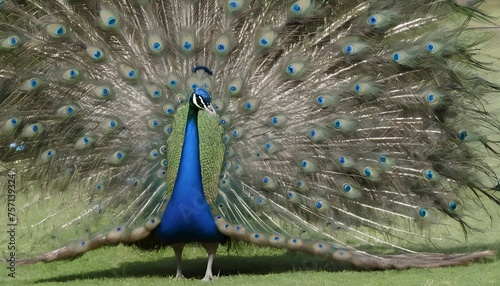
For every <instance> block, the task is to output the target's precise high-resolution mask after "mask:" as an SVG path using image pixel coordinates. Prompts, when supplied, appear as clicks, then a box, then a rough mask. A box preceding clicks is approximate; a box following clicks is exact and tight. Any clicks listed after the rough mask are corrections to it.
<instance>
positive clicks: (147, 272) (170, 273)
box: [0, 233, 500, 285]
mask: <svg viewBox="0 0 500 286" xmlns="http://www.w3.org/2000/svg"><path fill="white" fill-rule="evenodd" d="M498 234H499V233H497V235H496V241H497V244H496V245H489V246H490V247H491V246H493V247H494V248H496V249H497V250H500V236H499V235H498ZM484 247H488V246H485V245H483V246H482V248H475V249H478V250H479V249H484ZM499 258H500V257H498V255H497V257H493V259H487V260H486V261H484V262H476V263H473V264H470V265H469V266H458V267H448V268H438V269H410V270H405V271H397V270H388V271H357V270H354V269H348V268H342V267H335V266H332V265H330V264H329V263H324V262H317V261H315V260H312V259H311V258H310V257H308V256H305V255H292V254H290V253H285V252H283V251H280V250H274V249H268V248H257V247H253V246H243V245H242V246H241V247H239V249H238V251H237V253H235V251H231V252H230V253H229V254H228V253H227V252H226V251H224V250H223V249H220V250H219V253H218V257H216V260H215V263H214V274H217V273H218V274H219V277H218V278H217V279H215V280H214V282H213V284H214V285H242V284H251V285H270V284H279V285H285V284H288V285H332V283H335V284H338V285H494V284H496V283H497V282H498V281H499V279H500V271H498V269H500V259H499ZM183 266H184V275H185V276H186V277H188V279H185V280H176V279H175V278H173V277H174V276H175V259H174V257H173V251H172V250H171V249H167V250H162V251H159V252H141V251H139V250H136V249H133V248H128V247H124V246H118V247H109V248H104V249H99V250H96V251H93V252H90V253H88V254H85V255H84V256H83V257H81V258H79V259H77V260H76V261H73V262H68V261H60V262H54V263H50V264H38V265H29V266H23V267H18V268H17V271H16V274H17V278H16V279H8V280H5V281H3V282H2V280H1V279H0V285H32V284H36V285H60V283H70V284H71V285H93V284H97V285H116V284H119V285H159V284H165V283H168V284H169V285H186V284H193V283H202V282H199V280H200V279H201V278H202V277H203V275H204V271H205V266H206V253H205V252H204V250H203V249H202V248H201V247H197V246H196V245H190V246H187V247H186V249H185V254H184V264H183ZM2 278H5V275H2Z"/></svg>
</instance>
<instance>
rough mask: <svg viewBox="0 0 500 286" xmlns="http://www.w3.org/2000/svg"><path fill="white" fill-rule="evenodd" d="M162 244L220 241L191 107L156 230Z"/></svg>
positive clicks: (194, 115) (222, 236) (221, 237)
mask: <svg viewBox="0 0 500 286" xmlns="http://www.w3.org/2000/svg"><path fill="white" fill-rule="evenodd" d="M157 235H158V238H159V239H160V240H161V242H162V243H164V244H172V243H179V242H186V243H187V242H217V241H218V242H223V241H224V240H225V237H224V235H222V234H221V233H220V232H219V230H218V229H217V227H216V226H215V221H214V218H213V216H212V214H211V212H210V206H209V205H208V203H207V201H206V199H205V195H204V193H203V184H202V180H201V165H200V150H199V137H198V124H197V111H194V110H192V109H191V108H190V110H189V115H188V122H187V125H186V134H185V136H184V145H183V147H182V154H181V161H180V166H179V173H178V175H177V179H176V181H175V184H174V190H173V192H172V196H171V197H170V200H169V201H168V204H167V208H166V209H165V212H164V213H163V217H162V221H161V223H160V225H159V227H158V228H157Z"/></svg>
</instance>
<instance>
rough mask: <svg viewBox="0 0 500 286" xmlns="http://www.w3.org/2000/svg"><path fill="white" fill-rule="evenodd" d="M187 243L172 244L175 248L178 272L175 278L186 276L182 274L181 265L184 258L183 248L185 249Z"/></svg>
mask: <svg viewBox="0 0 500 286" xmlns="http://www.w3.org/2000/svg"><path fill="white" fill-rule="evenodd" d="M184 245H186V244H185V243H175V244H172V248H173V249H174V252H175V263H176V265H177V272H176V274H175V278H177V279H182V278H184V275H182V267H181V260H182V250H183V249H184Z"/></svg>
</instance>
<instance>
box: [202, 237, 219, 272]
mask: <svg viewBox="0 0 500 286" xmlns="http://www.w3.org/2000/svg"><path fill="white" fill-rule="evenodd" d="M201 245H202V246H203V247H204V248H205V250H206V251H207V252H208V263H207V271H206V272H205V277H203V279H202V280H201V281H205V282H208V281H211V280H212V278H214V276H213V274H212V264H213V262H214V257H215V253H216V252H217V247H219V243H218V242H215V243H202V244H201Z"/></svg>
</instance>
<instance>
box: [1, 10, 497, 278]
mask: <svg viewBox="0 0 500 286" xmlns="http://www.w3.org/2000/svg"><path fill="white" fill-rule="evenodd" d="M403 2H404V3H403ZM482 2H483V1H481V0H418V1H410V2H409V1H396V0H378V1H363V0H356V1H343V0H336V1H308V0H299V1H260V0H259V1H244V0H235V1H232V0H231V1H228V0H222V1H213V0H207V1H196V0H192V1H188V0H186V1H148V0H138V1H132V0H103V1H97V0H93V1H80V0H58V1H42V0H24V1H8V0H5V1H1V0H0V68H1V69H0V112H1V115H0V174H1V176H2V179H1V183H2V185H8V180H9V179H12V180H15V182H16V184H15V188H16V192H17V201H18V215H17V221H16V222H17V224H18V225H19V227H20V230H19V243H20V244H21V245H22V246H21V247H20V248H21V249H23V251H25V252H26V253H22V254H21V256H20V259H21V261H20V262H19V263H20V264H31V263H35V262H39V261H43V262H51V261H55V260H62V259H71V258H75V257H78V256H80V255H82V254H84V253H85V252H88V251H91V250H94V249H96V248H99V247H102V246H106V245H117V244H120V243H122V244H125V245H136V246H138V247H139V248H142V249H156V248H158V247H162V246H166V244H165V243H163V242H162V241H160V239H159V238H158V236H157V230H158V228H157V227H158V226H159V225H160V223H161V221H162V215H163V213H164V210H165V208H166V205H167V204H168V202H169V199H170V195H171V193H172V192H173V191H172V190H173V188H174V183H175V180H176V176H177V171H178V168H179V161H180V160H181V152H182V144H183V142H184V141H183V140H182V138H181V137H180V136H178V134H181V133H182V132H181V131H179V130H180V129H176V128H179V126H181V124H180V123H179V122H180V120H179V119H178V118H180V117H181V116H180V115H179V114H180V113H182V112H185V111H186V110H187V109H183V108H185V107H186V106H187V105H188V104H189V101H190V96H191V94H192V93H193V90H196V89H197V88H203V89H206V90H207V91H209V92H210V94H211V96H212V98H211V100H212V106H213V108H214V109H215V110H216V111H217V116H216V117H214V118H212V119H207V120H217V121H218V122H215V121H214V122H215V123H214V122H212V123H211V124H212V125H217V124H218V125H219V127H218V128H219V129H218V130H220V132H219V133H220V134H219V133H217V132H215V133H216V134H213V133H214V132H212V133H210V134H207V133H208V132H207V131H204V130H209V127H210V128H211V125H210V126H208V127H207V125H202V123H200V127H199V132H200V135H199V138H201V141H202V142H206V141H210V140H212V142H214V141H216V140H213V138H215V137H217V138H218V136H219V135H220V137H221V141H222V143H224V148H225V154H224V155H222V154H219V153H221V152H219V151H220V150H218V149H217V148H216V147H214V146H215V145H217V144H218V143H220V142H216V143H217V144H215V143H214V146H211V145H210V144H205V145H202V144H203V143H202V144H201V145H202V146H201V147H200V148H201V150H202V151H201V155H200V156H201V158H200V160H201V164H202V177H203V186H204V192H205V196H206V200H207V202H208V203H209V204H210V205H211V207H212V214H213V217H214V220H215V223H216V226H217V228H218V230H219V231H220V232H221V233H222V234H224V235H225V236H227V237H228V238H230V239H232V240H234V241H242V242H246V243H251V244H255V245H259V246H267V247H275V248H283V249H288V250H291V251H299V252H304V253H307V254H311V255H314V256H319V257H328V258H329V259H332V260H335V261H344V262H350V263H352V264H353V265H355V266H357V267H359V268H364V269H406V268H412V267H415V268H428V267H440V266H451V265H462V264H467V263H469V262H471V261H474V260H478V259H481V258H484V257H487V256H491V255H493V254H494V252H493V251H479V252H471V253H464V254H440V253H424V252H419V251H417V250H414V249H422V248H420V246H422V245H425V246H428V245H429V244H439V243H443V241H445V242H446V243H457V241H458V243H460V242H461V241H460V239H458V238H456V237H455V235H456V234H457V233H465V235H466V234H467V232H468V231H469V230H470V229H473V230H474V229H476V228H478V229H479V228H480V226H479V225H476V224H477V221H474V220H475V219H476V218H477V217H479V216H480V215H485V216H487V215H489V213H488V212H489V211H492V210H491V209H490V208H489V207H488V208H487V207H485V206H484V201H492V202H493V203H494V204H497V205H500V197H499V195H498V188H495V187H493V188H492V186H494V185H495V184H497V183H498V177H497V175H496V173H495V170H494V168H492V167H491V166H490V165H489V164H487V163H486V162H485V161H484V158H485V157H491V158H492V159H493V160H498V159H499V152H500V148H499V141H494V140H490V139H488V137H487V135H488V134H490V133H495V132H498V130H499V129H500V122H499V120H498V119H497V118H496V117H495V115H494V114H492V113H491V112H489V111H487V108H486V106H487V105H489V104H490V103H489V102H488V99H489V98H488V94H491V93H495V94H496V93H498V92H499V91H500V87H499V86H498V85H497V84H495V83H492V82H489V81H487V80H486V79H485V78H484V77H483V76H482V73H484V72H495V71H496V70H495V68H494V67H492V66H490V65H489V64H487V63H485V62H482V61H480V60H478V59H477V58H476V56H477V55H478V54H480V53H481V49H482V48H485V47H486V46H487V45H488V43H489V41H490V40H491V35H489V34H480V33H477V31H470V30H468V29H467V27H468V24H469V23H470V21H472V20H479V21H482V22H483V23H490V22H491V20H492V18H491V17H489V16H488V15H487V14H486V13H485V12H483V11H481V10H480V5H481V4H482ZM193 67H194V69H193ZM200 112H201V111H200ZM185 116H186V117H187V113H186V115H185ZM202 118H203V117H200V119H199V120H200V122H202ZM206 118H208V116H207V117H206ZM203 120H204V119H203ZM184 121H185V120H184ZM205 127H207V128H206V129H204V128H205ZM210 130H213V129H210ZM182 131H184V130H182ZM204 132H205V133H204ZM207 138H208V139H207ZM203 140H206V141H203ZM217 146H218V145H217ZM205 150H209V151H211V152H205ZM219 155H220V156H219ZM222 157H223V158H224V162H223V164H222V166H220V167H221V172H219V171H220V170H219V169H218V167H219V166H216V167H214V166H213V164H215V163H217V162H219V161H217V160H219V159H220V160H221V161H222ZM214 162H215V163H214ZM495 162H496V161H495ZM210 164H212V165H210ZM10 170H12V171H10ZM209 173H210V174H209ZM219 174H220V181H217V179H215V178H219ZM194 175H196V174H193V176H194ZM9 176H10V178H9ZM4 182H5V184H4ZM9 184H10V183H9ZM2 196H3V197H4V195H2ZM2 239H3V238H2ZM75 239H78V240H76V241H75ZM69 241H73V242H72V243H69V244H68V242H69ZM61 245H64V246H62V247H61ZM363 245H370V246H382V247H384V248H387V249H391V250H394V251H396V254H393V255H387V254H379V255H376V254H368V253H367V252H364V251H361V250H360V249H363V247H362V246H363ZM53 249H56V250H53ZM39 253H42V254H41V255H38V254H39ZM399 253H403V254H399ZM33 257H34V258H33Z"/></svg>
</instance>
